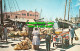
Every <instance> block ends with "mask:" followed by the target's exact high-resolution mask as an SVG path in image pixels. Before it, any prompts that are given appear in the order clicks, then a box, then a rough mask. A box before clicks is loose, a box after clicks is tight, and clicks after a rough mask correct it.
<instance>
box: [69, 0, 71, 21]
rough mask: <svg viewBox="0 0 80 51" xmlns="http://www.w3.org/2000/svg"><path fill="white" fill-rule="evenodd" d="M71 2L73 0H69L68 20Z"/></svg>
mask: <svg viewBox="0 0 80 51" xmlns="http://www.w3.org/2000/svg"><path fill="white" fill-rule="evenodd" d="M70 2H71V0H69V9H68V20H69V12H70Z"/></svg>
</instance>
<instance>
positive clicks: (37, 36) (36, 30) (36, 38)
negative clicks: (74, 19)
mask: <svg viewBox="0 0 80 51" xmlns="http://www.w3.org/2000/svg"><path fill="white" fill-rule="evenodd" d="M50 31H51V30H50V29H48V30H47V31H46V35H45V36H46V38H45V39H46V41H45V42H46V51H50V44H51V40H52V39H53V36H52V35H53V34H55V35H56V33H55V29H54V28H53V33H51V32H50ZM32 35H33V40H32V45H33V49H39V45H40V32H39V28H34V29H33V32H32ZM74 35H75V36H76V33H75V28H74V27H73V26H69V41H70V43H71V45H73V38H74ZM56 36H57V35H56ZM56 40H57V39H56Z"/></svg>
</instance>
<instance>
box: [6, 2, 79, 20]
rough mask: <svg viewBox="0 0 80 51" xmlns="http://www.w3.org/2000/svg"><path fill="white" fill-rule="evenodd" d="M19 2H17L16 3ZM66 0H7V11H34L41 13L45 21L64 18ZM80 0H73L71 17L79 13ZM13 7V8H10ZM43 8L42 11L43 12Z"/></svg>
mask: <svg viewBox="0 0 80 51" xmlns="http://www.w3.org/2000/svg"><path fill="white" fill-rule="evenodd" d="M16 2H17V3H16ZM65 2H66V0H5V3H6V12H10V11H11V12H15V11H19V10H26V11H34V12H35V9H36V11H37V12H39V13H41V18H44V20H45V21H50V20H55V18H62V19H64V12H65ZM79 6H80V0H72V1H71V4H70V18H71V17H76V15H77V16H78V15H79ZM10 8H11V9H10ZM68 8H69V0H67V8H66V19H68ZM41 10H42V12H41Z"/></svg>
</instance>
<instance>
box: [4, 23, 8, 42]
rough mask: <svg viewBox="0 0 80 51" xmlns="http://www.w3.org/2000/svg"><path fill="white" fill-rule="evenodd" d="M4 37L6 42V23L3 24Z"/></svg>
mask: <svg viewBox="0 0 80 51" xmlns="http://www.w3.org/2000/svg"><path fill="white" fill-rule="evenodd" d="M4 38H5V39H6V42H7V28H6V25H4Z"/></svg>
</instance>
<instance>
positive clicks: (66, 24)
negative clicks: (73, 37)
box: [57, 0, 71, 28]
mask: <svg viewBox="0 0 80 51" xmlns="http://www.w3.org/2000/svg"><path fill="white" fill-rule="evenodd" d="M70 2H71V0H69V9H68V20H65V16H66V6H67V0H66V3H65V13H64V20H58V21H57V22H58V26H59V28H68V27H69V26H70V25H71V24H70V23H69V22H67V21H69V12H70Z"/></svg>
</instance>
